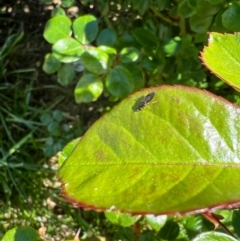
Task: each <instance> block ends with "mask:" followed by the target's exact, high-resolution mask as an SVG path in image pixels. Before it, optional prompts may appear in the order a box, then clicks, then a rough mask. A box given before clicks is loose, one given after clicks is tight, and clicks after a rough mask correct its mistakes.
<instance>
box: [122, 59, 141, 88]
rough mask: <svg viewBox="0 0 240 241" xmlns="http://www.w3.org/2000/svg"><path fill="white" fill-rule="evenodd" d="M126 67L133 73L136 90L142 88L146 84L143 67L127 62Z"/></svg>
mask: <svg viewBox="0 0 240 241" xmlns="http://www.w3.org/2000/svg"><path fill="white" fill-rule="evenodd" d="M124 67H125V68H126V69H127V70H128V71H129V73H131V75H132V78H133V81H134V90H140V89H142V88H143V87H144V86H145V80H144V77H143V71H142V69H141V68H140V67H139V66H137V65H136V64H135V63H132V64H126V65H124Z"/></svg>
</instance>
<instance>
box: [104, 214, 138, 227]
mask: <svg viewBox="0 0 240 241" xmlns="http://www.w3.org/2000/svg"><path fill="white" fill-rule="evenodd" d="M105 217H106V218H107V219H108V220H109V221H110V222H112V223H114V224H117V225H120V226H122V227H129V226H131V225H133V224H134V223H136V222H137V221H138V220H139V219H140V218H141V215H137V216H132V215H131V214H128V213H119V212H105Z"/></svg>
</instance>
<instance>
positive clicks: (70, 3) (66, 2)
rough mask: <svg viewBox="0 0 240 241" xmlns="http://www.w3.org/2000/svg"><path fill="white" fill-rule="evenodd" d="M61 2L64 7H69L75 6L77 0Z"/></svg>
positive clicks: (63, 0) (62, 0)
mask: <svg viewBox="0 0 240 241" xmlns="http://www.w3.org/2000/svg"><path fill="white" fill-rule="evenodd" d="M61 2H62V6H63V7H64V8H69V7H71V6H73V4H74V2H75V0H61Z"/></svg>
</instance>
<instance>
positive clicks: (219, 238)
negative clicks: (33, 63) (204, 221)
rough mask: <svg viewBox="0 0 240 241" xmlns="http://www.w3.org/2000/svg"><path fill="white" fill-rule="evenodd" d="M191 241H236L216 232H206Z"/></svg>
mask: <svg viewBox="0 0 240 241" xmlns="http://www.w3.org/2000/svg"><path fill="white" fill-rule="evenodd" d="M192 241H237V239H235V238H233V237H231V236H229V235H227V234H224V233H218V232H206V233H201V234H199V235H198V236H197V237H196V238H194V239H193V240H192Z"/></svg>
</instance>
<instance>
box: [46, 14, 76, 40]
mask: <svg viewBox="0 0 240 241" xmlns="http://www.w3.org/2000/svg"><path fill="white" fill-rule="evenodd" d="M71 25H72V22H71V20H70V19H69V18H68V17H66V16H60V15H59V16H55V17H53V18H51V19H50V20H49V21H48V22H47V24H46V26H45V29H44V33H43V36H44V38H45V39H46V40H47V41H48V42H49V43H51V44H54V43H56V42H57V41H58V40H60V39H63V38H67V37H69V36H70V35H71V33H72V30H71Z"/></svg>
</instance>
